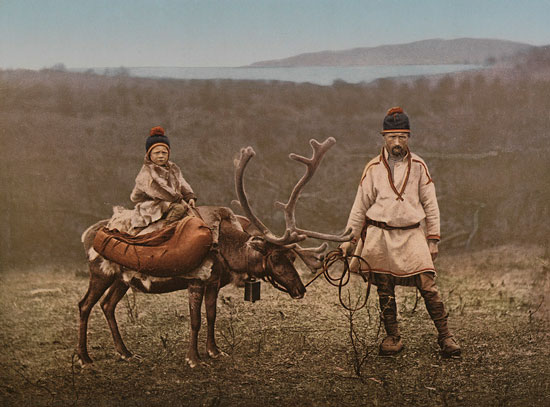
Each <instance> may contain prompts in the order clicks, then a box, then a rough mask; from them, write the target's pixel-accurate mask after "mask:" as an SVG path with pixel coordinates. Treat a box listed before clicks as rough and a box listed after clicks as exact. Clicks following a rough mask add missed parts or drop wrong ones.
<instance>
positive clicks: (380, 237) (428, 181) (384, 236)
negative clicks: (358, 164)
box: [347, 148, 440, 277]
mask: <svg viewBox="0 0 550 407" xmlns="http://www.w3.org/2000/svg"><path fill="white" fill-rule="evenodd" d="M388 157H389V154H388V152H387V150H386V149H385V148H382V152H381V153H380V155H379V156H377V157H376V158H374V159H372V160H371V161H370V162H369V163H368V164H367V166H366V167H365V170H364V172H363V176H362V177H361V182H360V184H359V188H358V190H357V195H356V197H355V201H354V203H353V207H352V209H351V212H350V216H349V219H348V224H347V226H348V227H351V228H352V232H353V236H354V238H355V239H356V240H357V241H358V242H359V244H358V246H357V249H356V254H360V255H361V257H363V258H364V259H365V260H367V262H368V263H369V264H370V266H371V269H372V271H374V272H376V273H385V274H391V275H394V276H396V277H406V276H412V275H415V274H419V273H423V272H434V273H435V268H434V265H433V261H432V258H431V254H430V250H429V248H428V243H427V239H436V240H439V239H440V229H439V207H438V205H437V198H436V194H435V187H434V183H433V180H432V178H431V177H430V173H429V171H428V167H427V166H426V163H425V162H424V160H422V158H420V157H419V156H418V155H416V154H413V153H411V152H408V154H407V156H406V157H405V158H404V159H403V160H401V161H397V162H395V163H394V165H393V171H392V168H391V163H390V162H389V161H388ZM392 172H393V174H392ZM367 217H368V218H369V219H371V220H374V221H378V222H385V223H386V224H388V225H390V226H397V227H405V226H411V225H414V224H416V223H419V222H420V223H421V227H417V228H414V229H408V230H384V229H381V228H378V227H375V226H372V225H370V226H368V228H367V230H366V237H365V241H364V242H362V240H361V232H362V230H363V227H364V225H365V222H366V219H367ZM362 268H363V269H366V266H365V265H362Z"/></svg>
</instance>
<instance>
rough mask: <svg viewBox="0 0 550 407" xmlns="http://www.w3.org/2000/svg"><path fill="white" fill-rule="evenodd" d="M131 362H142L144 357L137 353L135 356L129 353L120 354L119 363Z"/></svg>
mask: <svg viewBox="0 0 550 407" xmlns="http://www.w3.org/2000/svg"><path fill="white" fill-rule="evenodd" d="M131 360H137V361H138V362H141V361H142V360H143V357H142V356H140V355H138V354H137V353H136V354H135V355H134V354H132V353H130V352H128V353H120V354H119V355H118V361H119V362H126V361H131Z"/></svg>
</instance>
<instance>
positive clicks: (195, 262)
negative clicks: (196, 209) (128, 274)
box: [93, 216, 212, 277]
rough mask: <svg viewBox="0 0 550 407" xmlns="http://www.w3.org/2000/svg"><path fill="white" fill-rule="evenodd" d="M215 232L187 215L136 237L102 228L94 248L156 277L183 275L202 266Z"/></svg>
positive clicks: (108, 257)
mask: <svg viewBox="0 0 550 407" xmlns="http://www.w3.org/2000/svg"><path fill="white" fill-rule="evenodd" d="M211 244H212V234H211V232H210V229H209V228H208V226H206V224H205V223H204V222H203V221H202V220H201V219H199V218H197V217H194V216H187V217H185V218H183V219H182V220H180V221H178V222H175V223H173V224H170V225H169V226H167V227H165V228H163V229H161V230H158V231H156V232H152V233H147V234H144V235H139V236H133V235H130V234H128V233H124V232H119V231H118V230H116V229H115V230H110V229H108V228H103V229H100V230H99V231H98V232H97V234H96V236H95V238H94V243H93V247H94V249H95V250H96V251H97V252H98V253H99V254H101V255H102V256H103V257H104V258H106V259H108V260H110V261H113V262H115V263H117V264H120V265H122V266H124V267H127V268H129V269H131V270H135V271H138V272H140V273H143V274H146V275H149V276H153V277H175V276H182V275H184V274H186V273H189V272H191V271H193V270H194V269H196V268H197V267H199V266H200V265H201V263H202V261H203V260H204V258H205V256H206V255H207V254H208V251H209V250H210V246H211Z"/></svg>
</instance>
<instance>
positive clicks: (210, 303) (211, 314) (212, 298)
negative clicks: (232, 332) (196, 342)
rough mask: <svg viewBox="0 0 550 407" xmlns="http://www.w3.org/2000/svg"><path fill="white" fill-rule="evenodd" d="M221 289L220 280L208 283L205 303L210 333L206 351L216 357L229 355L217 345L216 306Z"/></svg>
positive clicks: (207, 337)
mask: <svg viewBox="0 0 550 407" xmlns="http://www.w3.org/2000/svg"><path fill="white" fill-rule="evenodd" d="M219 291H220V280H219V279H217V280H216V281H214V282H211V283H208V284H207V285H206V290H205V298H204V303H205V307H206V321H207V323H208V328H207V329H208V333H207V336H206V352H207V353H208V356H210V357H211V358H213V359H216V358H218V357H220V356H227V354H226V353H224V352H222V351H221V350H220V349H219V348H218V346H217V345H216V337H215V332H214V326H215V324H216V311H217V310H216V306H217V301H218V293H219Z"/></svg>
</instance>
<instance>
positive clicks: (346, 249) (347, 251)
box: [339, 241, 355, 256]
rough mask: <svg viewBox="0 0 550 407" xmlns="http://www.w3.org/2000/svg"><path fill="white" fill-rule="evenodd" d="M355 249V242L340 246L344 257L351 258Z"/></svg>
mask: <svg viewBox="0 0 550 407" xmlns="http://www.w3.org/2000/svg"><path fill="white" fill-rule="evenodd" d="M354 248H355V244H353V242H351V241H349V242H344V243H342V244H341V245H340V246H339V249H340V250H342V254H343V255H344V256H349V255H350V254H352V253H353V249H354Z"/></svg>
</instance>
